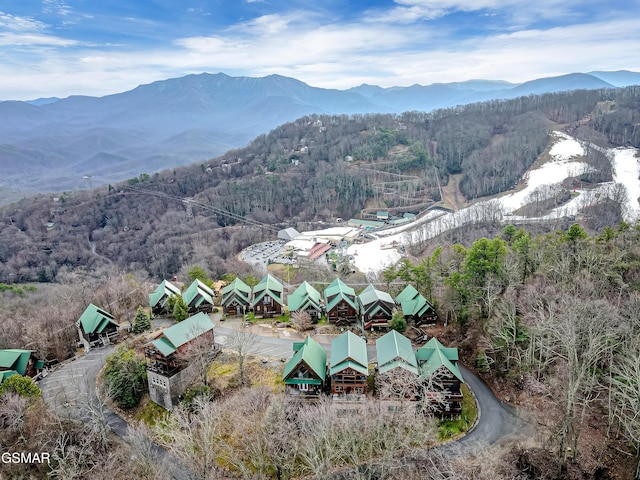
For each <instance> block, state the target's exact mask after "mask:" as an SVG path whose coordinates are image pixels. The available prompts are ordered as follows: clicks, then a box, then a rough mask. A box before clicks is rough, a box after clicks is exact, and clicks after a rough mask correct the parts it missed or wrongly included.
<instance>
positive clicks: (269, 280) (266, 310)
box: [251, 274, 284, 318]
mask: <svg viewBox="0 0 640 480" xmlns="http://www.w3.org/2000/svg"><path fill="white" fill-rule="evenodd" d="M283 291H284V287H283V286H282V283H280V281H279V280H278V279H277V278H275V277H274V276H272V275H271V274H267V275H265V276H264V277H263V278H262V280H260V283H258V284H257V285H256V286H255V287H253V301H252V302H251V307H252V308H253V312H254V314H256V315H260V316H262V318H270V317H273V316H275V315H282V314H283V313H284V295H283Z"/></svg>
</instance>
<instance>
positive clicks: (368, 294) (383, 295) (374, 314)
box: [358, 284, 396, 330]
mask: <svg viewBox="0 0 640 480" xmlns="http://www.w3.org/2000/svg"><path fill="white" fill-rule="evenodd" d="M358 303H359V304H360V311H361V312H362V323H363V324H364V328H365V329H367V330H368V329H370V328H372V327H388V326H389V322H390V321H391V317H392V316H393V311H394V309H395V308H396V302H395V301H394V300H393V298H391V295H389V294H388V293H387V292H383V291H381V290H378V289H376V288H375V287H374V286H373V285H371V284H369V286H367V288H365V289H364V290H363V291H362V293H360V295H358Z"/></svg>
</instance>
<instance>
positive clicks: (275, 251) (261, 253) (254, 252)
mask: <svg viewBox="0 0 640 480" xmlns="http://www.w3.org/2000/svg"><path fill="white" fill-rule="evenodd" d="M284 244H285V242H283V241H282V240H272V241H269V242H262V243H256V244H255V245H251V246H250V247H247V248H246V249H244V250H243V251H242V253H241V254H240V255H241V258H242V260H244V261H245V262H247V263H249V264H251V265H256V266H262V267H264V268H266V266H267V264H268V263H269V260H271V261H272V262H275V263H289V264H290V263H293V260H292V259H290V258H288V257H284V256H282V253H283V252H284Z"/></svg>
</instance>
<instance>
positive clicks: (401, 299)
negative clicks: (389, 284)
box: [396, 285, 433, 316]
mask: <svg viewBox="0 0 640 480" xmlns="http://www.w3.org/2000/svg"><path fill="white" fill-rule="evenodd" d="M396 302H398V303H399V304H400V306H401V308H402V313H403V314H404V315H405V316H408V315H417V316H420V315H422V314H423V313H424V312H426V311H427V310H429V309H430V308H433V306H432V305H431V304H430V303H429V302H428V301H427V299H426V298H424V296H422V294H421V293H419V292H418V291H417V290H416V289H415V288H414V287H413V286H412V285H407V286H406V287H405V288H404V290H402V292H400V295H398V296H397V297H396Z"/></svg>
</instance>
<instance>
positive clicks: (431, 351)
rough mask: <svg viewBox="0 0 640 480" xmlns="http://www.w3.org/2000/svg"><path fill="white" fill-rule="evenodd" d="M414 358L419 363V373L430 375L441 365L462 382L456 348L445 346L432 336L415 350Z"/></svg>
mask: <svg viewBox="0 0 640 480" xmlns="http://www.w3.org/2000/svg"><path fill="white" fill-rule="evenodd" d="M416 358H417V359H418V362H419V364H420V375H422V376H425V377H430V376H431V375H433V374H434V373H435V372H436V371H438V370H439V369H440V368H441V367H444V368H446V369H447V370H449V371H450V372H451V373H453V375H455V377H456V378H457V379H458V380H460V381H461V382H462V383H464V379H463V378H462V373H460V369H459V368H458V365H457V364H456V363H455V362H457V361H458V349H457V348H447V347H445V346H444V345H442V343H440V342H439V341H438V339H437V338H435V337H432V338H431V340H429V341H428V342H427V343H426V344H425V345H424V346H422V347H420V348H419V349H418V351H417V352H416Z"/></svg>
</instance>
